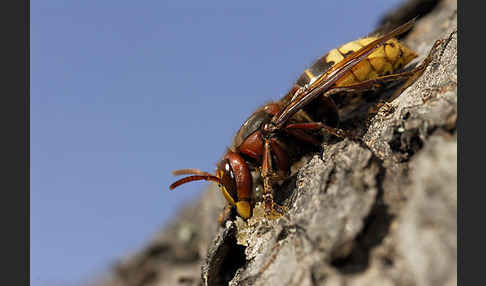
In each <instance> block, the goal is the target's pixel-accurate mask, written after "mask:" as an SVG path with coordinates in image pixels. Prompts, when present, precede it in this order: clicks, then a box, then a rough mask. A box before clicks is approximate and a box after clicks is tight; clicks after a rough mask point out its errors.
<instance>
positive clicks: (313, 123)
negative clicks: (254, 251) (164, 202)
mask: <svg viewBox="0 0 486 286" xmlns="http://www.w3.org/2000/svg"><path fill="white" fill-rule="evenodd" d="M414 21H415V20H411V21H409V22H407V23H405V24H403V25H401V26H399V27H397V28H396V29H394V30H392V31H391V32H389V33H387V34H385V35H383V36H381V37H366V38H362V39H360V40H356V41H353V42H349V43H347V44H344V45H342V46H341V47H339V48H337V49H333V50H331V51H330V52H328V53H327V54H325V55H324V56H322V57H321V58H319V59H318V60H317V61H315V62H314V63H313V64H312V65H311V66H310V67H309V68H307V69H306V70H305V71H304V72H303V73H302V75H301V76H300V77H299V78H298V79H297V81H296V82H295V84H294V86H293V87H292V88H291V89H290V91H289V92H288V93H287V94H286V95H285V96H284V97H283V98H282V99H280V100H279V101H277V102H270V103H267V104H265V105H263V106H262V107H260V108H259V109H257V110H256V111H255V112H254V113H253V114H251V115H250V117H249V118H248V119H247V120H246V121H245V123H243V125H242V126H241V127H240V129H239V130H238V132H237V133H236V136H235V137H234V140H233V143H232V146H231V147H230V148H229V149H228V150H227V151H226V153H225V154H224V156H223V158H222V159H221V161H220V162H219V163H218V165H217V168H216V172H215V174H211V173H208V172H204V171H200V170H197V169H181V170H176V171H174V172H173V174H174V175H189V176H187V177H184V178H182V179H179V180H177V181H176V182H174V183H173V184H171V185H170V187H169V188H170V189H171V190H172V189H174V188H176V187H178V186H180V185H182V184H185V183H188V182H192V181H198V180H205V181H212V182H216V183H217V184H218V185H219V188H220V190H221V192H222V194H223V196H224V197H225V198H226V200H227V201H228V206H227V207H226V209H225V211H226V212H228V211H229V210H231V208H233V207H234V208H235V209H236V212H237V214H238V215H239V216H241V217H242V218H244V219H247V218H249V217H250V216H251V215H252V209H253V206H254V204H255V202H256V201H263V202H264V207H265V215H266V217H268V218H277V217H279V216H280V215H282V214H284V213H285V208H284V207H283V206H280V205H278V204H276V203H275V202H274V199H273V188H274V185H275V184H276V183H278V182H281V181H282V180H284V179H285V178H286V177H287V176H288V175H289V172H290V166H291V165H292V164H293V163H294V162H296V160H298V159H299V157H300V156H301V155H302V152H303V150H304V148H302V147H303V146H305V145H314V146H319V145H320V140H319V138H318V136H319V135H318V133H319V132H320V130H324V131H326V132H328V133H330V134H333V135H335V136H338V137H350V138H352V137H353V135H352V134H350V133H349V132H348V131H345V130H343V129H340V128H338V126H339V122H340V118H339V113H338V107H337V105H336V103H335V102H334V100H333V96H336V95H339V96H340V97H348V96H350V95H353V94H360V93H363V92H365V91H370V90H371V91H372V90H375V89H377V88H378V87H380V86H383V85H384V84H386V83H390V82H397V81H403V80H406V82H405V83H404V84H403V86H402V87H401V88H400V89H398V90H397V92H396V93H395V94H394V95H393V96H392V97H391V98H389V99H388V100H393V99H394V98H396V97H397V96H398V95H399V94H400V93H401V92H402V91H403V90H404V89H405V88H406V87H408V86H409V85H410V84H411V83H413V82H414V81H415V80H416V79H417V78H418V77H419V76H420V75H421V74H422V73H423V72H424V71H425V68H426V67H427V65H428V64H429V63H430V61H431V59H432V51H433V50H435V47H436V46H438V44H439V41H440V40H439V41H437V42H436V43H435V44H434V47H433V48H432V49H431V51H430V52H429V55H428V56H427V58H426V59H425V60H424V61H423V62H422V64H420V65H419V66H417V67H415V68H413V69H411V70H408V71H401V69H402V68H403V67H404V66H405V65H407V64H408V63H409V62H410V61H411V60H412V59H414V58H416V57H417V54H416V53H415V52H414V51H412V50H411V49H409V48H408V47H406V46H405V45H404V44H402V43H400V42H399V41H398V40H397V39H396V38H395V37H397V36H398V35H400V34H402V33H404V32H406V31H407V30H409V29H410V28H411V27H412V26H413V24H414Z"/></svg>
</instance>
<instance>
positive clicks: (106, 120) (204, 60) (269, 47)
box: [30, 0, 401, 286]
mask: <svg viewBox="0 0 486 286" xmlns="http://www.w3.org/2000/svg"><path fill="white" fill-rule="evenodd" d="M399 2H401V1H398V0H393V1H391V0H381V1H379V0H373V1H372V0H369V1H346V2H343V1H295V2H284V1H278V2H277V1H275V2H269V1H238V2H235V1H94V0H85V1H59V0H57V1H54V0H50V1H49V0H47V1H32V2H31V24H30V25H31V30H30V33H31V36H30V37H31V48H30V49H31V52H30V55H31V65H30V77H31V85H30V101H31V113H30V126H31V130H30V134H31V142H30V150H31V169H30V172H31V181H30V184H31V185H30V188H31V202H30V203H31V209H30V210H31V212H30V223H31V226H30V230H31V237H30V241H31V242H30V245H31V249H30V251H31V261H30V266H31V285H33V286H44V285H50V286H53V285H83V284H85V283H87V282H89V281H92V279H94V278H96V276H97V275H99V274H101V273H104V272H105V271H106V270H107V269H108V267H109V265H110V264H111V263H113V262H114V261H115V260H116V259H117V258H119V257H122V256H124V255H127V254H129V253H131V252H133V251H135V250H137V249H139V248H140V247H142V245H143V244H144V243H145V242H147V241H148V240H149V239H150V237H151V236H152V235H154V234H155V232H156V231H157V230H159V229H160V228H161V227H162V226H163V225H164V224H165V223H166V222H167V221H168V220H169V219H170V218H171V217H173V216H174V215H175V213H176V211H177V209H178V208H179V207H180V206H182V205H184V204H186V203H189V202H191V201H193V200H194V199H196V198H197V197H198V195H199V194H200V191H201V190H202V189H203V188H204V187H205V185H206V184H205V183H204V182H197V183H192V184H187V185H185V186H184V187H181V188H179V189H177V190H176V191H173V192H169V190H168V186H169V184H170V183H171V182H173V181H174V177H172V176H171V173H170V172H171V170H173V169H179V168H199V169H202V170H207V171H211V172H212V171H213V170H214V168H215V164H216V163H217V161H218V160H219V158H220V157H221V155H222V154H223V152H224V150H225V148H226V147H227V146H228V145H229V144H230V143H231V139H232V136H233V134H234V133H235V132H236V131H237V129H238V128H239V127H240V125H241V124H242V123H243V121H244V120H245V119H246V118H247V117H248V115H249V114H250V113H251V112H252V111H253V110H254V109H256V108H257V107H258V106H259V105H261V104H263V103H265V102H267V101H269V100H277V99H278V98H279V97H280V96H282V95H283V94H284V93H285V92H286V91H287V90H288V88H289V87H290V86H291V84H292V83H293V81H294V80H295V79H296V78H297V77H298V76H299V74H300V73H301V72H302V71H303V70H304V69H305V67H306V66H307V65H309V64H310V63H312V61H313V60H314V59H316V58H317V57H319V56H320V55H322V54H323V53H325V52H326V51H328V50H329V49H331V48H334V47H336V46H338V45H340V44H343V43H345V42H347V41H351V40H354V39H356V38H359V37H361V36H364V35H366V34H367V33H368V32H370V31H371V30H373V28H374V27H375V25H376V23H377V21H378V18H379V16H380V15H382V14H383V13H384V12H385V11H387V10H389V9H390V8H392V7H395V6H396V5H397V3H399Z"/></svg>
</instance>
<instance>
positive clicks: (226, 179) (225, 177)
mask: <svg viewBox="0 0 486 286" xmlns="http://www.w3.org/2000/svg"><path fill="white" fill-rule="evenodd" d="M221 163H222V164H221V166H220V168H219V170H218V173H219V174H218V175H219V177H220V179H221V185H222V187H223V188H224V190H223V191H226V192H227V193H228V195H230V196H231V198H232V199H233V201H234V202H237V201H238V192H237V188H236V180H235V174H234V173H233V168H231V164H230V162H229V160H228V159H226V160H223V161H222V162H221Z"/></svg>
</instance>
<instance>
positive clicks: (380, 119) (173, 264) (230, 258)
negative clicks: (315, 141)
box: [97, 0, 457, 286]
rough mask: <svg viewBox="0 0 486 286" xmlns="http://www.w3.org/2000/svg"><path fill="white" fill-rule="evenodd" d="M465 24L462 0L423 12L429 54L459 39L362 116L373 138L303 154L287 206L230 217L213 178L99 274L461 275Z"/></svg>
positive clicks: (419, 32)
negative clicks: (461, 51)
mask: <svg viewBox="0 0 486 286" xmlns="http://www.w3.org/2000/svg"><path fill="white" fill-rule="evenodd" d="M412 2H413V1H412ZM415 2H417V1H415ZM394 13H398V12H397V11H395V12H394ZM388 18H390V19H392V18H393V17H391V16H388ZM395 18H396V17H395ZM456 30H457V3H456V1H454V0H443V1H441V2H440V3H439V4H438V5H437V6H436V7H435V8H434V9H433V10H432V11H430V13H428V14H427V15H425V16H424V17H422V18H421V19H420V20H418V22H417V23H416V25H415V27H414V29H413V30H412V32H410V33H409V34H408V35H407V37H406V38H405V39H404V41H405V43H406V44H407V45H408V46H410V47H411V48H412V49H414V50H415V51H417V52H418V53H419V54H420V55H421V57H420V58H419V59H418V60H419V61H421V60H422V59H423V58H424V57H425V55H426V54H427V53H428V51H429V49H430V48H431V47H432V45H433V43H434V42H435V40H437V39H447V40H446V41H445V43H444V45H443V46H442V47H441V48H440V52H439V53H437V54H436V55H435V56H434V60H433V62H432V63H431V64H430V65H429V67H428V68H427V70H426V72H425V73H424V74H423V76H422V77H420V78H419V79H418V80H417V82H415V83H414V84H413V85H412V86H411V87H409V88H408V89H406V90H405V91H404V92H403V94H402V95H401V96H400V97H399V98H397V99H396V100H394V101H393V102H392V103H390V104H389V105H387V106H385V107H383V108H382V109H380V112H378V113H377V114H376V115H375V116H374V117H372V118H371V119H370V120H369V121H368V123H369V124H366V126H365V125H363V126H358V128H361V129H362V130H361V131H362V134H363V136H362V139H361V140H354V141H353V140H348V139H345V140H342V139H339V140H327V141H326V142H324V143H323V144H322V152H321V153H320V154H311V156H310V157H309V158H306V160H304V161H303V166H302V167H301V168H300V169H298V171H297V172H296V173H295V175H294V176H293V177H292V178H291V179H290V180H288V183H287V184H285V185H284V186H283V187H282V188H283V189H285V190H286V193H287V194H290V195H289V196H288V197H286V198H285V199H284V203H286V205H287V206H288V211H287V214H286V215H285V216H284V217H282V218H280V219H278V220H272V221H268V220H266V219H264V218H263V217H262V216H261V209H260V208H256V210H255V212H254V213H255V215H254V218H252V219H250V220H248V222H244V221H243V220H241V219H239V218H238V219H236V220H235V221H229V222H227V223H226V227H224V228H223V227H220V226H218V224H217V222H216V220H217V217H218V215H219V213H220V211H221V210H222V208H223V206H224V204H225V202H224V199H223V197H222V196H221V195H220V193H219V191H218V190H216V188H217V187H216V186H211V187H210V188H209V190H208V191H207V192H205V193H204V195H203V197H202V198H201V200H200V201H199V202H197V203H196V204H195V205H193V206H190V207H188V208H186V209H184V210H182V211H181V212H180V215H179V216H178V217H177V218H176V219H175V220H174V221H173V222H172V223H171V224H170V225H169V226H167V227H166V228H164V229H163V230H162V231H161V232H160V233H159V234H158V235H157V237H155V238H154V239H153V240H152V241H151V242H150V243H149V244H148V245H147V246H146V247H145V248H143V249H142V250H140V251H139V252H137V253H136V254H134V255H132V256H129V257H127V258H125V259H123V260H121V261H119V263H117V265H115V266H114V267H113V271H112V273H111V274H110V275H109V277H108V278H107V279H106V280H104V281H101V282H99V283H98V284H97V285H105V286H109V285H125V286H142V285H200V284H202V285H219V284H223V285H227V284H229V285H456V284H457V216H456V214H457V138H456V118H457V33H453V32H455V31H456ZM284 193H285V191H284Z"/></svg>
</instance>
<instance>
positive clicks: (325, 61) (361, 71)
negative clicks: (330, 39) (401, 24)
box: [296, 37, 417, 86]
mask: <svg viewBox="0 0 486 286" xmlns="http://www.w3.org/2000/svg"><path fill="white" fill-rule="evenodd" d="M376 39H378V38H377V37H367V38H362V39H359V40H356V41H353V42H349V43H346V44H344V45H342V46H341V47H339V48H337V49H332V50H331V51H329V53H327V54H325V55H324V56H322V57H321V58H319V59H318V60H317V61H315V62H314V63H313V64H312V65H311V66H310V67H309V68H307V69H306V70H305V71H304V72H303V73H302V75H301V76H300V77H299V78H298V80H297V82H296V84H297V85H298V86H305V85H306V84H310V83H312V82H313V81H314V80H315V79H317V78H318V77H319V76H320V75H322V74H324V73H326V72H327V71H328V70H329V69H330V68H331V67H332V66H334V65H335V64H337V63H339V62H340V61H342V60H344V59H345V58H346V57H347V56H350V55H351V54H352V53H353V52H356V51H358V50H359V49H361V48H362V47H364V46H366V45H367V44H369V43H371V42H372V41H374V40H376ZM416 57H417V54H416V53H415V52H414V51H412V50H411V49H409V48H408V47H407V46H405V45H404V44H402V43H400V42H399V41H398V40H397V39H390V40H388V41H387V42H385V44H384V45H383V46H381V47H379V48H377V49H376V50H375V51H374V52H372V53H371V54H370V55H369V56H368V57H367V58H366V59H365V60H362V61H361V62H360V63H358V64H357V65H356V66H355V67H354V68H353V69H352V70H351V71H349V72H347V73H346V74H345V75H344V76H342V77H341V78H340V79H339V80H338V81H337V82H336V84H335V85H336V86H347V85H351V84H354V83H359V82H362V81H365V80H369V79H374V78H376V77H379V76H384V75H388V74H393V73H396V72H397V71H399V70H400V69H402V68H403V67H404V66H405V65H407V64H408V63H409V62H410V61H411V60H413V59H414V58H416Z"/></svg>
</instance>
